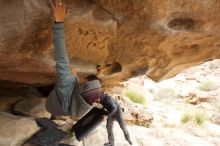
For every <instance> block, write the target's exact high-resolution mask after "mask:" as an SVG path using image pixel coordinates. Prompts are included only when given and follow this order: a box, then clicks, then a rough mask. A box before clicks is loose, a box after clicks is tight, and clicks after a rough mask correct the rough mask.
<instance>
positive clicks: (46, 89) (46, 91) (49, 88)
mask: <svg viewBox="0 0 220 146" xmlns="http://www.w3.org/2000/svg"><path fill="white" fill-rule="evenodd" d="M54 86H55V85H48V86H42V87H37V90H38V92H40V93H41V95H42V96H44V97H47V96H49V94H50V92H51V91H52V90H53V88H54Z"/></svg>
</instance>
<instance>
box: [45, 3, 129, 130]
mask: <svg viewBox="0 0 220 146" xmlns="http://www.w3.org/2000/svg"><path fill="white" fill-rule="evenodd" d="M50 2H51V7H52V9H53V16H54V24H53V44H54V57H55V61H56V65H55V68H56V72H57V83H56V86H55V87H54V89H53V90H52V91H51V93H50V94H49V96H48V99H47V102H46V109H47V110H48V111H49V112H50V113H52V114H53V115H61V116H73V117H76V118H81V117H83V116H84V115H85V114H86V113H88V112H89V111H90V110H91V109H92V108H93V104H94V103H100V104H101V105H103V114H105V115H106V116H108V117H112V118H113V117H117V115H119V116H118V117H121V109H120V108H119V104H116V102H115V101H114V100H113V99H112V98H111V97H110V96H108V95H107V94H104V93H103V92H102V91H101V83H100V80H99V78H98V77H97V76H96V75H89V76H86V77H83V78H82V77H81V78H80V79H79V78H78V77H77V75H76V74H75V75H74V74H72V72H71V69H70V68H69V59H68V56H67V51H66V47H65V38H64V21H65V18H66V16H67V8H66V6H65V4H64V2H63V0H51V1H50ZM116 111H117V112H116ZM113 115H114V116H113ZM112 118H109V120H111V119H112ZM116 119H118V118H116ZM121 120H122V117H121ZM109 123H110V122H109ZM121 123H123V122H121ZM123 129H126V128H123ZM126 133H127V132H126Z"/></svg>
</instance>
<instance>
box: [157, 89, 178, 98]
mask: <svg viewBox="0 0 220 146" xmlns="http://www.w3.org/2000/svg"><path fill="white" fill-rule="evenodd" d="M153 95H154V98H155V99H156V100H164V99H174V98H178V97H179V94H178V93H177V91H176V90H175V89H172V88H159V89H158V90H157V91H155V92H154V94H153Z"/></svg>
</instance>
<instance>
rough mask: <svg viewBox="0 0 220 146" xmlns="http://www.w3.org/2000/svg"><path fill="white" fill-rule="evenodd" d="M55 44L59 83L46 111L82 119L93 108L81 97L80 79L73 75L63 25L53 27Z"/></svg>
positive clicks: (48, 101)
mask: <svg viewBox="0 0 220 146" xmlns="http://www.w3.org/2000/svg"><path fill="white" fill-rule="evenodd" d="M53 44H54V59H55V61H56V65H55V68H56V72H57V83H56V86H55V88H54V89H53V90H52V91H51V93H50V95H49V97H48V100H47V103H46V109H47V110H48V111H49V112H50V113H52V114H54V115H71V116H76V117H81V116H83V115H84V114H86V113H87V112H88V111H89V110H90V109H91V108H92V106H91V105H89V104H87V103H86V101H85V100H84V99H83V98H82V97H81V95H80V93H79V83H78V78H77V76H74V75H73V74H72V72H71V70H70V68H69V58H68V55H67V51H66V45H65V36H64V24H63V23H55V24H54V25H53Z"/></svg>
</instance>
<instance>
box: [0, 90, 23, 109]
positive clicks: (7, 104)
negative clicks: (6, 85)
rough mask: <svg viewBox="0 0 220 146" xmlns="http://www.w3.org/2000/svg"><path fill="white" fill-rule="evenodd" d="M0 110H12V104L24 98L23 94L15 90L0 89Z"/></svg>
mask: <svg viewBox="0 0 220 146" xmlns="http://www.w3.org/2000/svg"><path fill="white" fill-rule="evenodd" d="M0 93H1V94H0V112H12V106H13V105H14V104H15V103H16V102H18V101H20V100H22V99H24V98H25V97H24V95H22V94H21V93H19V92H18V91H16V90H8V89H2V88H1V89H0Z"/></svg>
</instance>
